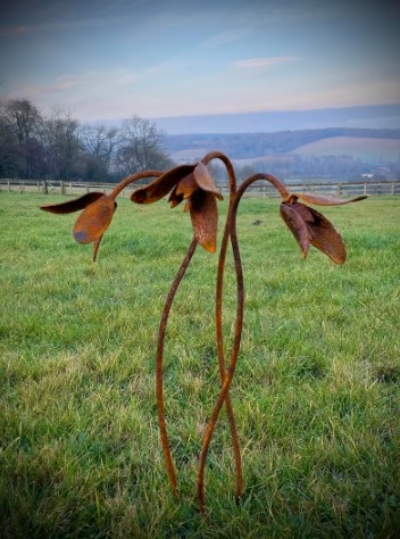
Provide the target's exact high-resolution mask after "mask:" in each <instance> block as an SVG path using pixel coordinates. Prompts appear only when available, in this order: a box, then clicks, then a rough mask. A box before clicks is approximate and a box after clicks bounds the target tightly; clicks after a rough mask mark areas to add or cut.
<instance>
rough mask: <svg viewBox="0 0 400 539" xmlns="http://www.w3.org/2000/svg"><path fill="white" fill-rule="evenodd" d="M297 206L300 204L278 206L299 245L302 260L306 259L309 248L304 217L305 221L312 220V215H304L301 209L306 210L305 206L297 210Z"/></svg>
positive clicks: (304, 212) (308, 234) (308, 235)
mask: <svg viewBox="0 0 400 539" xmlns="http://www.w3.org/2000/svg"><path fill="white" fill-rule="evenodd" d="M298 206H302V204H286V203H285V202H283V203H282V204H281V206H280V213H281V217H282V219H283V220H284V222H285V223H286V225H287V227H288V229H289V230H290V232H291V233H292V234H293V236H294V237H295V238H296V240H297V242H298V244H299V245H300V249H301V253H302V256H303V258H306V256H307V253H308V249H309V247H310V233H309V230H308V228H307V224H306V219H305V217H306V218H307V219H308V218H310V217H311V218H312V215H311V214H308V213H306V211H305V210H304V209H303V208H307V206H304V207H303V208H298ZM307 209H308V208H307ZM302 214H303V215H302Z"/></svg>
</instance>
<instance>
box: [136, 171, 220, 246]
mask: <svg viewBox="0 0 400 539" xmlns="http://www.w3.org/2000/svg"><path fill="white" fill-rule="evenodd" d="M168 194H169V199H168V200H169V202H170V204H171V207H172V208H174V207H175V206H177V205H178V204H180V203H181V202H182V201H184V200H185V201H186V205H185V211H189V212H190V217H191V220H192V226H193V231H194V234H195V237H196V238H197V240H198V242H199V243H200V245H201V246H202V247H203V248H204V249H205V250H206V251H209V252H211V253H213V252H215V250H216V246H217V225H218V209H217V203H216V199H218V200H222V199H223V196H222V195H221V193H220V192H219V190H218V189H217V187H216V185H215V183H214V180H213V178H212V176H211V175H210V173H209V172H208V169H207V167H206V165H204V164H203V163H201V162H200V163H198V164H195V165H180V166H177V167H175V168H173V169H171V170H169V171H168V172H166V173H165V174H163V175H162V176H160V177H159V178H157V179H155V180H154V181H152V182H151V183H149V184H148V185H147V186H145V187H142V188H140V189H138V190H136V191H135V192H134V193H133V194H132V196H131V200H132V202H135V203H137V204H152V203H153V202H156V201H158V200H160V199H161V198H163V197H165V196H167V195H168Z"/></svg>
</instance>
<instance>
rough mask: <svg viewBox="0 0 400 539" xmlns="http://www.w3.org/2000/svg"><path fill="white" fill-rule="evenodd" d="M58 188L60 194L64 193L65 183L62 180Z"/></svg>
mask: <svg viewBox="0 0 400 539" xmlns="http://www.w3.org/2000/svg"><path fill="white" fill-rule="evenodd" d="M60 189H61V194H62V195H65V183H64V182H62V181H61V182H60Z"/></svg>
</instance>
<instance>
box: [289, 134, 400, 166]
mask: <svg viewBox="0 0 400 539" xmlns="http://www.w3.org/2000/svg"><path fill="white" fill-rule="evenodd" d="M291 153H293V154H295V155H301V156H307V155H311V156H317V157H318V156H323V155H326V156H328V155H329V156H342V155H351V156H352V157H354V158H356V159H360V161H362V162H363V163H371V164H373V163H396V162H397V161H399V160H400V139H387V138H362V137H348V136H347V137H332V138H325V139H320V140H317V141H316V142H311V143H309V144H304V145H303V146H300V147H298V148H296V149H295V150H293V151H292V152H291Z"/></svg>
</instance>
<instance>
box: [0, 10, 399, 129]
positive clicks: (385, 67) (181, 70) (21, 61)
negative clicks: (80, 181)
mask: <svg viewBox="0 0 400 539" xmlns="http://www.w3.org/2000/svg"><path fill="white" fill-rule="evenodd" d="M399 22H400V6H398V5H394V4H393V3H392V2H390V3H389V2H386V1H383V2H380V3H379V4H377V3H376V2H373V1H372V0H370V1H368V0H354V1H353V2H351V3H349V2H347V0H336V1H335V2H333V1H332V2H324V3H323V4H322V3H321V2H318V1H317V0H297V1H294V0H287V2H285V3H284V4H283V5H282V3H281V2H279V1H278V0H252V1H251V2H246V1H245V0H229V1H228V0H225V1H224V0H222V2H221V3H220V4H218V6H216V5H215V3H214V2H212V1H211V0H204V2H203V3H202V5H201V6H200V5H199V4H197V3H194V2H193V3H191V2H190V1H189V0H186V1H183V0H164V1H162V2H161V1H160V0H153V1H152V2H146V1H144V0H136V1H130V2H128V1H127V0H120V1H118V2H115V0H113V1H111V0H101V1H99V0H88V2H85V3H84V4H82V3H80V2H78V1H77V0H71V1H70V2H68V3H65V2H62V1H61V0H53V1H52V2H49V1H48V0H38V1H37V2H35V3H32V2H29V1H27V0H13V1H11V0H4V2H3V6H2V21H1V23H0V67H1V72H2V79H1V80H0V91H1V95H0V97H2V98H3V99H14V98H27V99H29V100H31V101H32V102H33V103H34V104H35V105H36V106H38V108H39V109H40V110H41V111H43V112H44V113H45V114H49V113H51V110H52V107H53V106H55V105H61V106H63V107H65V108H66V109H68V110H69V111H70V112H71V114H72V115H73V116H74V117H76V118H77V119H78V120H79V121H81V122H95V121H103V122H110V121H118V118H127V117H131V116H133V115H138V116H140V117H144V118H148V119H150V120H152V121H156V122H157V123H158V124H160V125H161V126H162V125H163V124H167V123H168V122H169V123H170V124H171V125H173V124H174V123H175V125H178V123H179V122H181V121H182V118H189V119H191V120H192V121H196V122H197V123H200V124H202V123H204V121H206V120H207V119H208V120H209V121H210V122H211V123H213V122H214V121H215V122H216V123H217V124H218V122H219V121H222V120H229V117H230V116H235V115H236V121H237V120H238V116H240V115H248V118H250V117H251V115H265V117H266V116H267V115H272V116H273V115H274V114H275V115H282V114H287V115H288V116H289V115H294V116H300V115H301V114H302V113H303V114H306V115H307V114H309V113H310V111H320V114H321V115H322V114H323V111H326V110H328V109H336V110H344V109H351V108H357V107H377V106H378V107H380V106H387V107H390V106H397V105H398V104H399V103H400V66H399V62H398V59H397V58H396V52H397V50H399V49H400V34H399V32H398V30H397V29H398V26H399ZM149 36H150V37H152V36H156V38H155V39H154V38H152V39H150V38H149ZM396 115H397V109H396ZM243 117H244V116H242V118H243ZM178 118H180V119H181V120H178ZM239 120H240V118H239ZM345 120H346V119H345ZM351 120H352V118H347V120H346V121H348V122H350V123H351ZM359 120H360V121H363V122H368V121H370V120H369V119H368V118H366V117H364V118H361V117H360V118H359ZM232 121H233V120H232ZM312 121H314V123H317V120H315V119H314V120H312ZM320 121H322V120H320ZM374 121H377V117H375V120H374ZM387 121H388V122H394V124H395V125H396V126H397V125H398V124H397V123H396V122H398V118H397V117H395V118H393V117H392V116H389V117H388V118H387ZM249 128H250V129H251V127H249ZM230 129H233V127H231V128H230ZM192 132H194V131H192Z"/></svg>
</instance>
